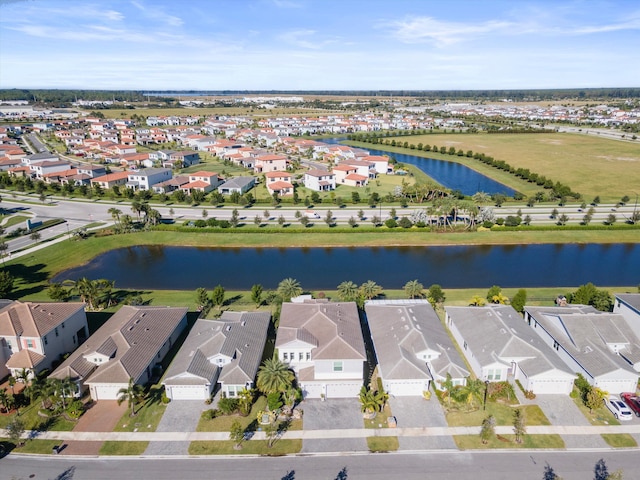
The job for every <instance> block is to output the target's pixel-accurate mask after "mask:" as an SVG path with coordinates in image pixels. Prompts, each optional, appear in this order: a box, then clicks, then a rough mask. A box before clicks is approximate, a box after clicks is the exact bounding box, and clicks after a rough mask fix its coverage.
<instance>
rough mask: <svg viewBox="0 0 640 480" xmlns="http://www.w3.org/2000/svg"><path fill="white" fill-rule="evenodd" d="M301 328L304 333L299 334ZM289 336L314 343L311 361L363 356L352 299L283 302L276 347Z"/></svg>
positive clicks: (362, 357)
mask: <svg viewBox="0 0 640 480" xmlns="http://www.w3.org/2000/svg"><path fill="white" fill-rule="evenodd" d="M301 329H304V330H305V331H306V332H308V333H300V337H299V336H298V335H299V332H298V331H299V330H301ZM293 339H301V340H303V341H310V340H311V339H314V340H315V341H316V342H317V347H316V348H314V349H313V350H312V351H311V360H321V359H324V360H331V359H341V360H349V359H355V360H365V359H366V354H365V350H364V339H363V337H362V329H361V327H360V319H359V317H358V308H357V307H356V304H355V302H315V301H305V302H303V303H283V304H282V312H281V314H280V324H279V327H278V334H277V336H276V348H279V347H281V346H283V345H286V344H287V343H288V342H290V341H292V340H293ZM309 343H310V342H309Z"/></svg>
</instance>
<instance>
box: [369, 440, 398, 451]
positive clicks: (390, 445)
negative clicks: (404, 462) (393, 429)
mask: <svg viewBox="0 0 640 480" xmlns="http://www.w3.org/2000/svg"><path fill="white" fill-rule="evenodd" d="M367 447H369V451H370V452H380V453H382V452H394V451H396V450H398V448H399V447H400V444H399V443H398V437H367Z"/></svg>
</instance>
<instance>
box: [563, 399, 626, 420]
mask: <svg viewBox="0 0 640 480" xmlns="http://www.w3.org/2000/svg"><path fill="white" fill-rule="evenodd" d="M573 402H574V403H575V404H576V405H577V406H578V408H579V409H580V411H581V412H582V414H583V415H584V416H585V417H586V418H587V420H589V422H590V423H591V425H620V422H619V421H618V420H616V419H615V417H614V416H613V414H612V413H611V412H610V411H609V409H608V408H607V407H605V406H604V405H602V406H601V407H598V408H595V409H593V411H589V409H588V408H587V407H585V405H584V403H582V400H581V399H580V398H573Z"/></svg>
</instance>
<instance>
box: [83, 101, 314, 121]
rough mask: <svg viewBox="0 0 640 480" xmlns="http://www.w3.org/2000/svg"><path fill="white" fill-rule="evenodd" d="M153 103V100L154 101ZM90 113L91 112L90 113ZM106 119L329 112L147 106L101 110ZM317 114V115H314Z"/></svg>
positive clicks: (310, 114)
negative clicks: (140, 116) (134, 115)
mask: <svg viewBox="0 0 640 480" xmlns="http://www.w3.org/2000/svg"><path fill="white" fill-rule="evenodd" d="M152 103H153V99H152ZM88 112H90V110H89V111H88ZM101 112H102V113H104V116H105V118H130V117H131V115H133V114H136V115H142V116H143V117H150V116H170V115H177V116H181V117H187V116H191V117H203V116H208V115H253V116H255V117H270V116H274V115H305V116H317V115H326V114H327V110H323V109H320V110H313V109H309V110H307V109H304V110H303V109H300V108H296V107H293V108H285V107H278V108H273V109H270V110H263V111H256V110H254V109H253V108H251V107H202V108H197V109H194V108H179V107H171V108H153V107H151V108H149V107H145V106H140V107H136V108H135V109H115V108H114V109H106V110H101ZM314 114H315V115H314Z"/></svg>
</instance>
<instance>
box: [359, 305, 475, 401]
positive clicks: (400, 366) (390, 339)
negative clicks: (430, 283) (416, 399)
mask: <svg viewBox="0 0 640 480" xmlns="http://www.w3.org/2000/svg"><path fill="white" fill-rule="evenodd" d="M365 312H366V314H367V324H368V325H369V330H370V331H371V339H372V340H373V347H374V350H375V354H376V357H377V360H378V375H379V376H380V378H381V379H382V385H383V387H384V389H385V391H386V392H387V393H389V395H395V396H422V395H423V393H424V392H426V391H428V390H429V386H430V384H431V382H432V381H435V382H436V385H435V387H436V388H438V389H440V390H442V388H443V387H442V382H443V381H444V380H446V378H447V374H449V375H451V381H452V382H453V385H465V383H466V378H467V377H468V376H469V375H470V372H469V370H467V366H466V365H465V363H464V360H463V359H462V358H461V357H460V355H459V354H458V351H457V350H456V347H455V346H454V344H453V341H452V340H451V339H450V338H449V335H448V334H447V331H446V330H445V328H444V326H442V323H441V322H440V319H439V318H438V315H437V314H436V312H435V311H434V310H433V307H432V306H431V305H430V304H429V302H428V301H427V300H370V301H368V302H366V304H365Z"/></svg>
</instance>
